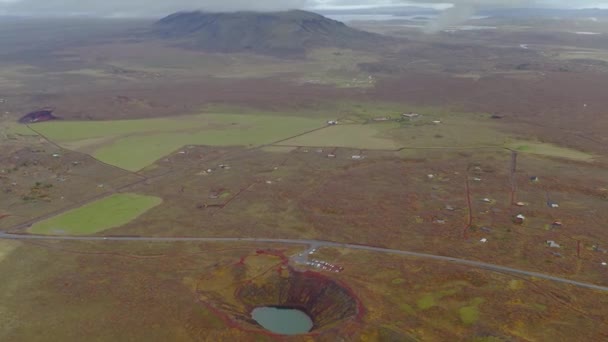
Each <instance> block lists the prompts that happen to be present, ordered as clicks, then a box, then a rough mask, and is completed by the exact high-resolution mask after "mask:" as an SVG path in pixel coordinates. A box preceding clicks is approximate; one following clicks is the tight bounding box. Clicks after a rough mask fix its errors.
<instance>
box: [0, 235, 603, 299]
mask: <svg viewBox="0 0 608 342" xmlns="http://www.w3.org/2000/svg"><path fill="white" fill-rule="evenodd" d="M0 239H5V240H48V241H106V242H137V241H139V242H225V243H238V242H257V243H272V244H274V243H276V244H290V245H304V246H314V247H315V248H322V247H333V248H346V249H352V250H362V251H368V252H377V253H386V254H395V255H404V256H410V257H416V258H422V259H431V260H437V261H444V262H450V263H454V264H459V265H464V266H469V267H474V268H479V269H485V270H489V271H493V272H499V273H508V274H515V275H520V276H525V277H529V278H537V279H543V280H549V281H553V282H557V283H562V284H567V285H572V286H576V287H580V288H586V289H591V290H596V291H604V292H608V286H602V285H595V284H590V283H585V282H580V281H576V280H570V279H566V278H561V277H556V276H552V275H548V274H543V273H538V272H532V271H525V270H521V269H517V268H512V267H506V266H500V265H494V264H489V263H485V262H480V261H473V260H467V259H460V258H454V257H448V256H442V255H434V254H426V253H418V252H410V251H402V250H398V249H390V248H382V247H373V246H366V245H355V244H347V243H339V242H330V241H320V240H296V239H265V238H204V237H145V236H51V235H30V234H10V233H5V232H0Z"/></svg>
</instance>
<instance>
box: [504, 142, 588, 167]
mask: <svg viewBox="0 0 608 342" xmlns="http://www.w3.org/2000/svg"><path fill="white" fill-rule="evenodd" d="M507 147H509V148H512V149H514V150H517V151H519V152H523V153H530V154H537V155H542V156H547V157H557V158H565V159H572V160H578V161H587V162H588V161H592V160H593V155H591V154H588V153H585V152H581V151H577V150H573V149H570V148H566V147H560V146H556V145H552V144H547V143H540V142H533V141H517V142H512V143H509V144H507Z"/></svg>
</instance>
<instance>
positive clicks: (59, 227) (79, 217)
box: [30, 194, 162, 235]
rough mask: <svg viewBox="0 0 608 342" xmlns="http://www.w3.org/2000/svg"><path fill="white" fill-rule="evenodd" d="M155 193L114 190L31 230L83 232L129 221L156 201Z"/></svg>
mask: <svg viewBox="0 0 608 342" xmlns="http://www.w3.org/2000/svg"><path fill="white" fill-rule="evenodd" d="M161 202H162V200H161V199H160V198H158V197H152V196H142V195H137V194H116V195H112V196H110V197H106V198H104V199H101V200H99V201H96V202H93V203H91V204H88V205H85V206H83V207H80V208H78V209H74V210H72V211H69V212H67V213H64V214H61V215H59V216H56V217H53V218H51V219H48V220H46V221H42V222H40V223H37V224H35V225H34V226H32V227H31V228H30V232H31V233H34V234H66V235H87V234H94V233H97V232H100V231H104V230H106V229H110V228H114V227H119V226H122V225H124V224H127V223H129V222H130V221H132V220H134V219H135V218H137V217H138V216H140V215H142V214H143V213H145V212H146V211H148V210H150V209H151V208H153V207H155V206H157V205H159V204H160V203H161Z"/></svg>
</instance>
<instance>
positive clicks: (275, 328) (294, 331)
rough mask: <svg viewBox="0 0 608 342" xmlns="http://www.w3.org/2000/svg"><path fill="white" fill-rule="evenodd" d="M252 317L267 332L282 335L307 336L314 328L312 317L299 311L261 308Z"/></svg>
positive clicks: (253, 312)
mask: <svg viewBox="0 0 608 342" xmlns="http://www.w3.org/2000/svg"><path fill="white" fill-rule="evenodd" d="M251 317H252V318H253V319H255V321H256V322H258V324H260V325H261V326H262V327H264V328H265V329H266V330H268V331H272V332H273V333H275V334H281V335H298V334H306V333H308V332H309V331H310V329H312V326H313V323H312V320H311V319H310V317H308V315H307V314H305V313H304V312H302V311H300V310H297V309H289V308H275V307H268V306H265V307H259V308H255V309H254V310H253V311H252V312H251Z"/></svg>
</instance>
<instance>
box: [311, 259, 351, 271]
mask: <svg viewBox="0 0 608 342" xmlns="http://www.w3.org/2000/svg"><path fill="white" fill-rule="evenodd" d="M306 265H308V266H311V267H314V268H319V269H322V270H324V271H328V272H335V273H339V272H342V271H344V267H342V266H337V265H334V264H330V263H329V262H326V261H321V260H315V259H312V260H311V261H307V262H306Z"/></svg>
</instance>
